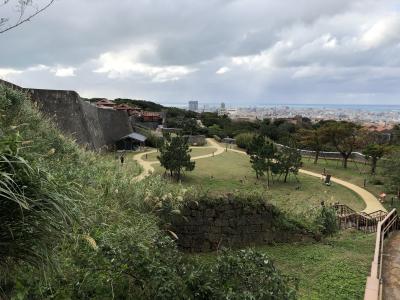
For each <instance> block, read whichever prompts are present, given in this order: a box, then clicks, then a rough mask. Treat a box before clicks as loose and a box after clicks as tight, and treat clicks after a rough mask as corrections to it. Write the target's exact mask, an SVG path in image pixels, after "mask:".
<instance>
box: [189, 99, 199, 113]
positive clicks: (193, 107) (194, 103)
mask: <svg viewBox="0 0 400 300" xmlns="http://www.w3.org/2000/svg"><path fill="white" fill-rule="evenodd" d="M189 110H191V111H198V110H199V101H189Z"/></svg>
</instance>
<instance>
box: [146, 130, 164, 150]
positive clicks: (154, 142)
mask: <svg viewBox="0 0 400 300" xmlns="http://www.w3.org/2000/svg"><path fill="white" fill-rule="evenodd" d="M163 141H164V138H163V137H161V136H157V135H155V134H154V133H149V134H147V140H146V145H147V146H149V147H153V148H159V147H160V146H161V145H162V144H163Z"/></svg>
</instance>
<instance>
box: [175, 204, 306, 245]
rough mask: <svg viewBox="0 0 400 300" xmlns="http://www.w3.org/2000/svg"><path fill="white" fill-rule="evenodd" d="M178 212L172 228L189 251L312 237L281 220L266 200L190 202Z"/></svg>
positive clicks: (179, 243)
mask: <svg viewBox="0 0 400 300" xmlns="http://www.w3.org/2000/svg"><path fill="white" fill-rule="evenodd" d="M181 214H182V215H181V217H179V218H176V219H175V220H174V221H173V222H172V223H173V224H172V230H173V231H174V233H176V235H177V236H178V240H177V243H178V246H179V247H180V248H181V249H182V250H184V251H188V252H207V251H213V250H217V249H219V248H221V247H232V248H237V247H245V246H251V245H261V244H268V243H272V242H285V241H291V240H304V239H312V237H311V235H310V234H308V233H307V232H306V231H305V230H304V229H302V228H299V227H296V225H293V226H292V225H288V223H285V222H282V221H283V218H285V217H284V216H283V215H282V214H281V213H280V212H279V211H278V210H277V209H276V208H275V207H274V206H272V205H270V204H265V203H257V204H246V203H243V202H240V201H235V200H233V199H231V200H226V199H225V200H221V202H218V201H217V202H214V203H212V202H211V203H209V202H206V203H204V202H200V203H199V202H189V203H188V204H186V205H185V206H184V207H183V209H182V210H181Z"/></svg>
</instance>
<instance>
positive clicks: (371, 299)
mask: <svg viewBox="0 0 400 300" xmlns="http://www.w3.org/2000/svg"><path fill="white" fill-rule="evenodd" d="M398 227H399V217H398V215H397V211H396V209H393V210H392V211H391V212H390V213H388V214H387V215H386V217H385V218H384V219H383V220H382V221H380V222H379V223H378V227H377V232H376V242H375V252H374V260H373V261H372V264H371V275H370V276H369V277H368V278H367V284H366V287H365V294H364V300H381V299H382V292H383V288H382V260H383V247H384V240H385V238H387V237H388V236H389V234H390V232H392V231H394V230H396V229H398Z"/></svg>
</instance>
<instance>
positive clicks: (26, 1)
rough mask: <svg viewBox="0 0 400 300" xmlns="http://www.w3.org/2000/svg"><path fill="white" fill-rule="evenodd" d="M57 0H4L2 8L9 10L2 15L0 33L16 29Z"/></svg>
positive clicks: (1, 3)
mask: <svg viewBox="0 0 400 300" xmlns="http://www.w3.org/2000/svg"><path fill="white" fill-rule="evenodd" d="M54 2H55V0H2V1H0V8H2V10H3V11H8V12H9V13H8V14H7V15H1V16H0V34H1V33H4V32H6V31H9V30H11V29H14V28H16V27H18V26H20V25H22V24H24V23H26V22H28V21H30V20H32V18H34V17H36V16H37V15H38V14H40V13H42V12H43V11H45V10H46V9H48V8H49V7H50V6H51V5H52V4H53V3H54Z"/></svg>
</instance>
